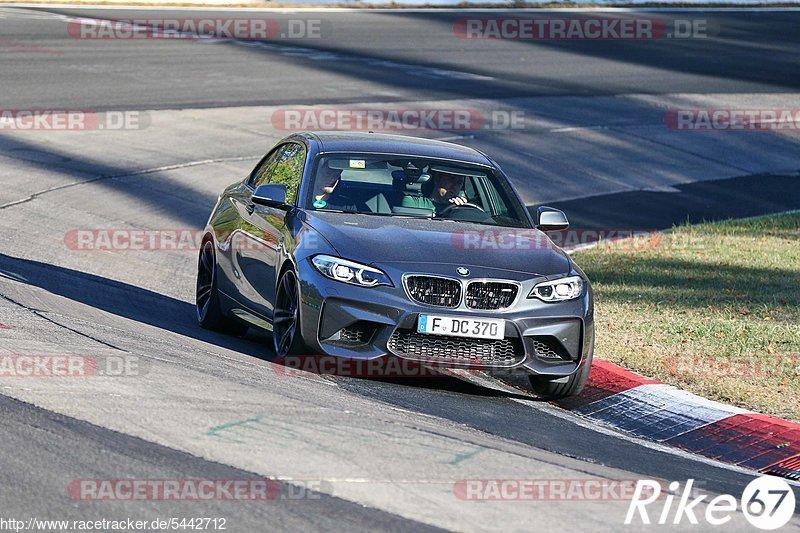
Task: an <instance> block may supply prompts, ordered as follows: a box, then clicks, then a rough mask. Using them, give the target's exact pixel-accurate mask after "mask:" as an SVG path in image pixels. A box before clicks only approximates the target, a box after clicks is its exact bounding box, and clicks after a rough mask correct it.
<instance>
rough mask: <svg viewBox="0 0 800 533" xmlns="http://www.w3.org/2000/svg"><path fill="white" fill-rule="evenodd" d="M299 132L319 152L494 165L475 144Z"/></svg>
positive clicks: (379, 135) (412, 138)
mask: <svg viewBox="0 0 800 533" xmlns="http://www.w3.org/2000/svg"><path fill="white" fill-rule="evenodd" d="M300 135H301V136H303V137H306V138H310V139H314V140H316V141H317V142H318V143H319V151H320V152H375V153H382V154H398V155H410V156H420V157H431V158H437V159H451V160H455V161H463V162H465V163H477V164H480V165H489V166H492V163H491V161H489V159H488V158H487V157H486V156H485V155H483V154H482V153H481V152H479V151H478V150H475V149H474V148H469V147H467V146H461V145H459V144H453V143H449V142H444V141H436V140H433V139H423V138H420V137H410V136H406V135H390V134H385V133H360V132H358V133H357V132H341V131H336V132H334V131H309V132H305V133H304V134H300Z"/></svg>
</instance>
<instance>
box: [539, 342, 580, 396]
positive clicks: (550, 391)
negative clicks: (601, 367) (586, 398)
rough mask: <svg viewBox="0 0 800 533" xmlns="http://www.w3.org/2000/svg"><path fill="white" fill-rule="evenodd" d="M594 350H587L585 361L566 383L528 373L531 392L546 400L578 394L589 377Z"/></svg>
mask: <svg viewBox="0 0 800 533" xmlns="http://www.w3.org/2000/svg"><path fill="white" fill-rule="evenodd" d="M593 352H594V350H592V351H590V352H589V356H588V357H587V358H586V362H585V363H584V364H583V366H582V367H580V369H578V371H577V372H575V373H574V374H572V375H571V376H570V377H569V379H568V380H567V382H566V383H554V382H553V381H552V380H551V379H546V378H545V377H544V376H535V375H530V376H528V379H530V381H531V388H532V389H533V392H535V393H536V394H538V395H539V396H541V397H542V398H545V399H547V400H560V399H561V398H567V397H569V396H575V395H577V394H580V392H581V391H582V390H583V387H584V386H585V385H586V381H587V380H588V379H589V372H591V370H592V359H593V356H594V353H593Z"/></svg>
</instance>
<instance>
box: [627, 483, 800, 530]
mask: <svg viewBox="0 0 800 533" xmlns="http://www.w3.org/2000/svg"><path fill="white" fill-rule="evenodd" d="M693 485H694V480H693V479H690V480H688V481H687V482H686V484H685V485H684V486H683V489H682V490H681V486H680V483H679V482H677V481H673V482H672V483H670V484H669V486H668V488H669V490H670V492H671V493H674V494H667V495H666V496H664V495H662V492H661V484H660V483H659V482H657V481H653V480H647V479H643V480H639V482H638V483H637V484H636V489H635V490H634V493H633V498H632V499H631V503H630V506H629V507H628V514H627V515H626V516H625V524H626V525H630V524H633V523H637V522H639V523H642V524H658V525H665V524H675V525H678V524H686V522H689V524H691V525H697V524H699V523H700V521H699V520H702V519H704V520H705V522H706V523H707V524H710V525H712V526H724V525H725V524H727V523H728V522H730V521H731V519H732V518H733V514H735V513H736V512H737V511H738V510H741V512H742V514H744V517H745V518H746V519H747V521H748V522H750V524H751V525H753V526H755V527H757V528H758V529H763V530H767V531H771V530H775V529H778V528H780V527H783V526H785V525H786V524H787V523H788V522H789V520H791V519H792V516H793V515H794V507H795V496H794V492H793V490H792V487H791V486H790V485H789V483H787V482H786V481H784V480H783V479H781V478H777V477H773V476H761V477H759V478H756V479H754V480H753V481H751V482H750V483H749V484H748V485H747V486H746V487H745V489H744V491H743V492H742V497H741V498H740V499H739V500H738V501H737V499H736V498H735V497H734V496H732V495H730V494H722V495H719V496H716V497H715V498H713V499H711V500H710V501H706V499H707V498H709V496H708V495H707V494H701V495H699V496H696V497H695V494H693V493H692V490H693ZM676 498H677V502H675V500H676ZM701 503H702V504H705V510H704V511H705V512H702V511H701V508H700V504H701ZM673 504H674V505H673ZM740 505H741V507H739V506H740ZM651 513H653V514H652V515H651Z"/></svg>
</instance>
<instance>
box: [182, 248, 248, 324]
mask: <svg viewBox="0 0 800 533" xmlns="http://www.w3.org/2000/svg"><path fill="white" fill-rule="evenodd" d="M194 307H195V313H196V315H197V323H198V324H200V327H201V328H205V329H210V330H213V331H219V332H221V333H228V334H230V335H236V336H238V337H240V336H242V335H244V334H245V333H247V329H248V327H247V325H246V324H242V323H241V322H237V321H236V320H233V319H231V318H228V317H227V316H225V315H224V314H223V313H222V310H221V308H220V304H219V293H218V292H217V260H216V255H215V251H214V241H212V240H207V241H205V242H203V246H201V247H200V256H199V257H198V259H197V284H196V285H195V306H194Z"/></svg>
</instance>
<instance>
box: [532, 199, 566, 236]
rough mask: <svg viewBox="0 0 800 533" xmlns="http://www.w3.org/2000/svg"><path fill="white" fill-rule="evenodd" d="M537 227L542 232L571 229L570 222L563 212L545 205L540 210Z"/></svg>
mask: <svg viewBox="0 0 800 533" xmlns="http://www.w3.org/2000/svg"><path fill="white" fill-rule="evenodd" d="M537 219H538V220H537V222H536V227H537V228H538V229H540V230H541V231H563V230H565V229H567V228H568V227H569V220H567V215H565V214H564V212H563V211H559V210H558V209H553V208H552V207H547V206H545V205H543V206H542V207H540V208H539V209H538V216H537Z"/></svg>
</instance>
